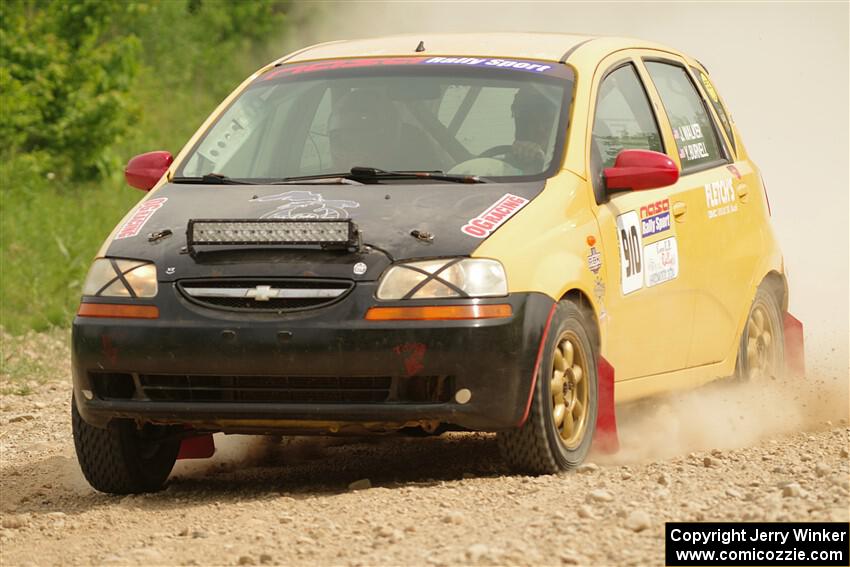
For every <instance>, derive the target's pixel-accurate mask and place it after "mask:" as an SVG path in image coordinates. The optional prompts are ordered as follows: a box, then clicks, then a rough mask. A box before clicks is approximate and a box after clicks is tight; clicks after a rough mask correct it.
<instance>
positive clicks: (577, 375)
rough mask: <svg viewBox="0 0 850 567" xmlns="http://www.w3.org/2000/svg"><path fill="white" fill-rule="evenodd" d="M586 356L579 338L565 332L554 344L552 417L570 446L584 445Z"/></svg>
mask: <svg viewBox="0 0 850 567" xmlns="http://www.w3.org/2000/svg"><path fill="white" fill-rule="evenodd" d="M586 370H587V356H586V355H585V352H584V349H582V347H581V342H580V341H579V340H578V337H577V336H576V335H575V334H574V333H572V332H571V331H566V332H564V333H563V334H562V335H561V336H560V337H559V338H558V342H557V343H555V353H554V356H553V357H552V378H551V382H550V383H549V391H550V392H551V393H552V418H553V420H554V422H555V428H556V429H557V430H558V433H559V434H560V436H561V441H562V442H563V443H564V445H566V446H567V448H568V449H574V448H576V447H578V446H579V445H580V444H581V441H582V439H583V438H584V432H585V431H586V430H587V414H588V397H589V395H588V391H589V390H588V386H587V382H588V380H587V372H586Z"/></svg>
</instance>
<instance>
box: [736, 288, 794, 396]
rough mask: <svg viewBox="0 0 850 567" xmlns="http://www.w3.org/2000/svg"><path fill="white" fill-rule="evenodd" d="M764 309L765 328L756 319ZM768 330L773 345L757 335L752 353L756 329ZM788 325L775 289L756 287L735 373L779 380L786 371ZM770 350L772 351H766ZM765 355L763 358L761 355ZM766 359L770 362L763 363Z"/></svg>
mask: <svg viewBox="0 0 850 567" xmlns="http://www.w3.org/2000/svg"><path fill="white" fill-rule="evenodd" d="M759 311H760V312H761V313H762V318H764V319H766V321H765V323H764V324H762V326H761V329H759V327H758V325H757V324H756V322H755V321H754V318H755V315H756V313H757V312H759ZM765 330H768V332H769V334H770V335H771V340H770V343H771V347H772V348H770V349H765V348H764V340H763V339H762V340H758V338H756V340H755V345H756V352H757V353H758V354H756V355H753V354H749V353H751V346H750V343H751V340H752V339H753V336H752V335H753V331H756V333H759V331H761V333H763V332H764V331H765ZM784 331H785V329H784V325H783V323H782V312H781V309H780V307H779V301H778V299H777V298H776V295H775V294H774V293H772V292H771V290H770V289H769V288H768V287H767V286H766V285H765V284H762V285H760V286H759V288H758V289H757V290H756V296H755V298H754V299H753V303H752V305H751V306H750V311H749V313H748V314H747V323H746V324H745V325H744V331H743V332H742V333H741V342H740V344H739V345H738V360H737V363H736V367H735V375H736V377H737V378H738V379H740V380H742V381H768V380H778V379H781V378H782V377H783V375H784V370H785V332H784ZM766 350H768V351H769V352H766ZM760 357H761V358H760ZM762 361H764V362H765V363H766V365H767V366H764V365H761V364H759V363H761V362H762Z"/></svg>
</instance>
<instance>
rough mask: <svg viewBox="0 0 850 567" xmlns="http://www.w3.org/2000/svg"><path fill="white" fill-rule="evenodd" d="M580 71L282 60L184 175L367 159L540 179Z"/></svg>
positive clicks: (420, 60)
mask: <svg viewBox="0 0 850 567" xmlns="http://www.w3.org/2000/svg"><path fill="white" fill-rule="evenodd" d="M572 82H573V71H572V69H571V68H570V67H568V66H565V65H557V64H554V63H545V62H533V61H518V60H516V61H515V60H507V59H486V58H473V57H465V58H445V57H430V58H428V57H405V58H388V59H380V58H378V59H375V58H369V59H341V60H328V61H323V62H320V63H315V62H311V63H296V64H291V65H284V66H281V67H277V68H275V69H273V70H271V71H269V72H267V73H265V74H263V75H261V76H260V77H258V78H257V79H256V80H255V81H254V82H253V83H252V84H251V85H250V86H249V87H248V88H247V89H246V90H245V91H244V92H243V93H241V94H240V95H239V97H237V98H236V100H235V101H234V102H233V103H232V104H231V106H230V107H229V108H228V109H227V110H226V111H225V112H223V113H222V115H221V116H220V117H219V119H218V120H217V121H216V123H215V124H214V125H213V126H212V128H210V129H209V130H208V131H207V133H206V134H205V135H204V136H203V137H202V138H201V139H200V140H199V142H198V143H197V144H196V146H195V148H194V149H193V150H192V152H190V154H189V157H188V159H187V160H186V161H185V162H184V163H183V165H181V166H180V168H178V172H177V175H178V176H187V177H196V176H202V175H205V174H207V173H220V174H224V175H228V176H230V177H234V178H240V179H250V180H255V181H263V180H279V179H282V178H288V177H298V176H304V175H320V174H336V173H344V172H348V171H349V170H350V169H351V168H352V167H354V166H366V167H377V168H380V169H387V170H417V171H418V170H424V171H445V172H448V173H457V174H469V175H479V176H482V177H485V178H487V179H489V180H494V181H511V180H519V179H531V178H535V179H542V178H544V177H548V176H549V175H552V174H553V173H554V171H555V169H556V167H557V165H559V164H560V158H561V156H562V155H563V153H564V135H565V132H566V123H567V118H568V113H569V111H570V108H571V102H572Z"/></svg>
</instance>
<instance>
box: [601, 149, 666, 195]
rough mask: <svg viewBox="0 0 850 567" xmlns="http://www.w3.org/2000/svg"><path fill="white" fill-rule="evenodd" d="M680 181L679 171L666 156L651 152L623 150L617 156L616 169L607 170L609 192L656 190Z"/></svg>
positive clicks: (606, 180)
mask: <svg viewBox="0 0 850 567" xmlns="http://www.w3.org/2000/svg"><path fill="white" fill-rule="evenodd" d="M678 180H679V169H678V168H677V167H676V164H675V163H673V160H672V159H670V158H669V157H667V156H666V155H665V154H662V153H659V152H653V151H650V150H623V151H621V152H620V153H619V154H617V160H616V161H615V162H614V167H608V168H606V169H605V187H607V188H608V190H609V191H610V190H620V189H631V190H633V191H640V190H641V189H656V188H658V187H666V186H668V185H672V184H674V183H676V181H678Z"/></svg>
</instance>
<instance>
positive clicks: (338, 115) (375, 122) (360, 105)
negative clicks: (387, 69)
mask: <svg viewBox="0 0 850 567" xmlns="http://www.w3.org/2000/svg"><path fill="white" fill-rule="evenodd" d="M399 124H400V120H399V118H398V115H397V114H396V110H395V106H394V105H393V103H392V101H390V100H388V99H386V97H383V96H381V94H380V93H379V92H377V91H373V90H366V89H360V90H355V91H351V92H349V93H348V94H346V95H345V96H343V97H342V98H341V99H340V100H339V102H337V103H336V104H335V105H334V106H333V108H332V109H331V114H330V116H329V117H328V140H329V142H330V153H331V160H332V161H333V165H334V171H338V172H344V171H348V170H350V169H351V168H352V167H355V166H363V167H378V168H382V169H386V168H393V167H396V161H397V160H396V159H395V158H396V156H397V154H398V152H399V127H400V126H399Z"/></svg>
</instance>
